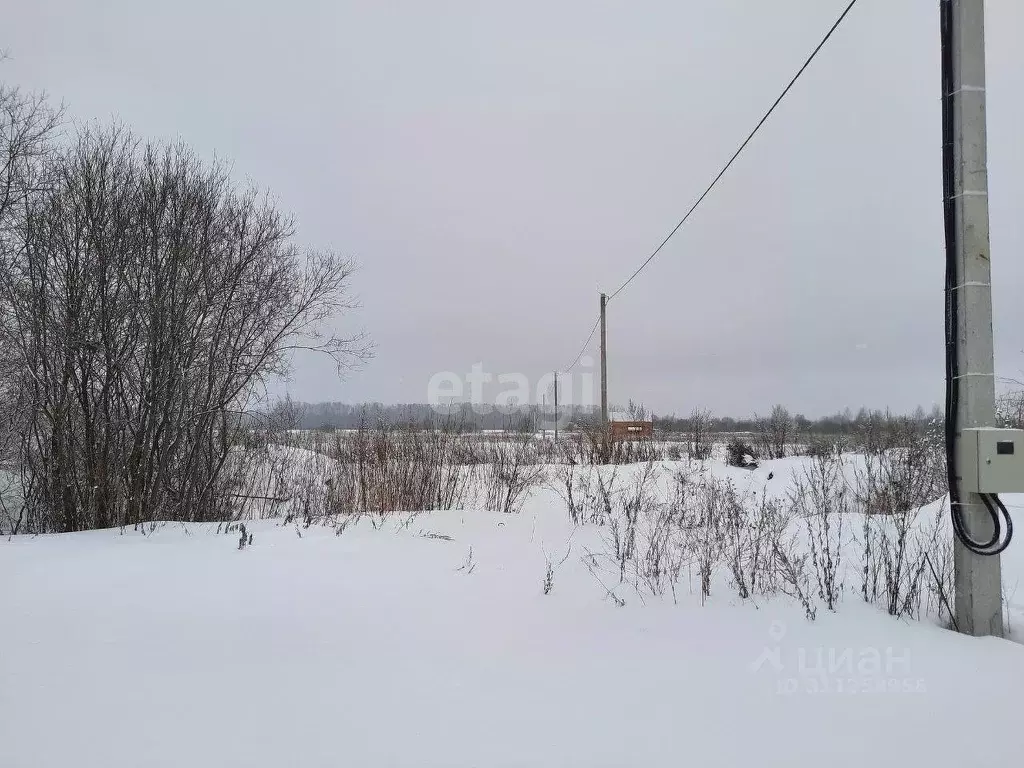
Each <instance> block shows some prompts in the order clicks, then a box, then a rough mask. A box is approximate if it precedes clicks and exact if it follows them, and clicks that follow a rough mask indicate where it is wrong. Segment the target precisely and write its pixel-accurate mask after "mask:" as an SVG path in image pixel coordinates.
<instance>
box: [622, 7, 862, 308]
mask: <svg viewBox="0 0 1024 768" xmlns="http://www.w3.org/2000/svg"><path fill="white" fill-rule="evenodd" d="M856 4H857V0H850V3H849V5H847V6H846V8H844V9H843V12H842V13H841V14H839V18H838V19H836V21H835V23H834V24H833V25H832V26H831V27H830V28H829V30H828V32H826V33H825V36H824V37H823V38H821V42H820V43H818V45H817V46H815V48H814V50H813V51H811V55H810V56H808V57H807V60H806V61H805V62H804V64H803V66H802V67H800V69H798V70H797V72H796V74H795V75H793V79H792V80H790V81H789V83H787V85H786V87H785V88H783V89H782V93H780V94H779V96H778V98H777V99H775V101H774V102H773V103H772V105H771V106H770V107H768V111H767V112H765V113H764V116H762V117H761V119H760V120H758V121H757V125H755V126H754V130H752V131H751V132H750V133H749V134H747V138H745V139H744V140H743V143H742V144H740V146H739V149H737V150H736V151H735V152H734V153H733V155H732V157H730V158H729V161H728V162H727V163H726V164H725V165H724V166H722V170H720V171H719V172H718V175H717V176H715V178H714V179H712V180H711V183H710V184H708V186H707V189H705V190H704V192H703V194H701V196H700V197H698V198H697V202H695V203H694V204H693V205H691V206H690V210H688V211H687V212H686V214H685V215H684V216H683V218H681V219H680V220H679V223H678V224H676V225H675V226H674V227H673V228H672V231H671V232H669V233H668V235H667V236H666V237H665V239H664V240H662V241H661V243H660V244H659V245H658V247H657V248H655V249H654V252H653V253H652V254H651V255H650V256H648V257H647V258H646V259H644V262H643V263H642V264H641V265H640V266H639V267H637V268H636V271H635V272H633V274H631V275H630V276H629V277H628V278H627V279H626V282H624V283H623V284H622V285H620V286H619V287H618V288H616V289H615V290H614V291H612V293H611V295H610V296H609V297H608V301H611V300H612V299H614V298H615V297H616V296H618V295H619V293H621V292H622V290H623V289H624V288H625V287H626V286H627V285H629V284H630V283H631V282H633V278H635V277H636V276H637V275H639V274H640V273H641V272H643V271H644V268H645V267H646V266H647V265H648V264H650V263H651V262H652V261H653V260H654V257H655V256H657V255H658V254H659V253H661V249H662V248H664V247H665V245H666V244H667V243H668V241H669V240H671V239H672V237H673V235H675V233H676V232H678V231H679V229H680V227H682V226H683V224H685V223H686V220H687V219H689V218H690V216H691V215H692V214H693V212H694V211H696V210H697V208H698V207H699V206H700V204H701V203H703V202H704V198H705V197H707V196H708V195H709V194H710V193H711V190H712V189H714V188H715V186H716V185H717V184H718V182H719V181H721V179H722V177H723V176H725V173H726V171H728V170H729V169H730V168H731V167H732V164H733V163H735V162H736V158H738V157H739V156H740V154H742V152H743V150H744V149H746V148H747V145H748V144H749V143H750V141H751V139H753V138H754V136H756V135H757V132H758V131H760V130H761V126H763V125H764V124H765V123H766V122H767V121H768V118H769V117H771V116H772V113H773V112H774V111H775V108H776V107H777V106H779V104H781V103H782V100H783V99H784V98H786V94H788V93H789V92H790V90H791V89H792V88H793V86H794V85H795V84H796V81H797V80H799V79H800V75H802V74H803V73H804V71H805V70H806V69H807V67H809V66H810V65H811V62H812V61H814V57H815V56H817V55H818V53H819V52H820V51H821V49H822V48H824V47H825V43H827V42H828V41H829V39H830V38H831V37H832V34H833V33H834V32H835V31H836V30H837V29H839V25H840V24H842V23H843V20H844V19H845V18H846V17H847V15H848V14H849V13H850V11H852V10H853V6H855V5H856Z"/></svg>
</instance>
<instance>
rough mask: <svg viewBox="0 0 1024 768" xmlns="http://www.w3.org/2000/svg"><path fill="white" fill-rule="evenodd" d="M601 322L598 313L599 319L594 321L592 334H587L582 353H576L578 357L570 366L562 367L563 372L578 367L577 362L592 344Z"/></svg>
mask: <svg viewBox="0 0 1024 768" xmlns="http://www.w3.org/2000/svg"><path fill="white" fill-rule="evenodd" d="M600 324H601V316H600V315H598V316H597V320H595V321H594V327H593V328H591V329H590V335H589V336H587V340H586V341H584V342H583V347H582V348H581V349H580V353H579V354H578V355H576V359H575V360H573V361H572V364H571V365H570V366H569V367H568V368H563V369H562V373H568V372H569V371H571V370H572V369H573V368H575V367H576V363H578V362H579V361H580V360H581V359H582V358H583V353H584V352H586V351H587V347H589V346H590V340H591V339H593V338H594V333H595V332H596V331H597V326H598V325H600Z"/></svg>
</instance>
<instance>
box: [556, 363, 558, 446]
mask: <svg viewBox="0 0 1024 768" xmlns="http://www.w3.org/2000/svg"><path fill="white" fill-rule="evenodd" d="M555 442H556V443H557V442H558V371H555Z"/></svg>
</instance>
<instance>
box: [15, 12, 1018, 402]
mask: <svg viewBox="0 0 1024 768" xmlns="http://www.w3.org/2000/svg"><path fill="white" fill-rule="evenodd" d="M3 5H4V9H3V13H2V14H0V16H2V19H3V23H2V26H0V47H4V48H7V49H8V50H9V52H10V54H11V55H12V60H11V61H8V62H7V63H5V64H3V65H2V68H0V76H2V77H3V78H4V79H5V80H6V81H7V82H10V83H15V84H19V85H22V86H25V87H28V88H32V89H45V90H46V91H48V92H49V93H50V94H51V96H52V97H53V98H54V99H55V100H58V101H59V100H63V101H64V102H65V103H66V104H67V107H68V109H69V114H70V115H71V116H73V117H75V118H77V119H92V118H100V119H108V118H110V117H114V116H116V117H117V118H119V119H121V120H122V121H123V122H125V123H126V124H127V125H128V126H130V127H131V128H132V129H134V130H135V131H136V132H138V133H139V134H142V135H145V136H152V137H166V138H177V137H180V138H182V139H184V140H185V141H187V142H188V143H190V144H191V145H193V146H194V147H195V148H196V149H197V150H199V151H200V152H201V153H203V154H205V155H209V156H213V155H217V156H220V157H223V158H228V159H230V160H232V161H233V162H234V166H235V168H236V171H237V172H238V174H239V175H240V176H247V177H250V178H251V179H253V180H255V181H256V182H258V183H259V184H261V185H264V186H266V187H268V188H270V189H271V190H272V191H273V192H274V193H275V195H276V196H277V198H278V199H279V201H280V203H281V205H282V206H283V207H284V208H286V209H288V210H290V211H293V212H294V213H295V215H296V217H297V219H298V221H299V224H300V232H301V235H302V239H303V240H304V241H308V242H310V243H314V244H317V245H322V246H329V247H333V248H334V249H336V250H338V251H341V252H343V253H346V254H349V255H351V256H353V257H355V258H356V259H357V260H358V261H359V262H360V263H361V264H362V268H361V271H360V272H359V274H358V276H357V278H356V282H355V284H354V288H355V290H356V292H357V293H358V294H359V295H360V297H361V299H362V302H363V308H362V310H361V311H360V312H359V313H358V316H357V317H353V318H350V320H349V321H347V322H346V327H355V326H360V327H365V329H366V330H367V331H368V332H369V333H370V334H371V336H372V337H373V339H374V340H375V341H376V343H377V357H376V359H374V360H373V361H372V362H370V363H369V364H368V365H367V366H366V367H365V368H364V369H363V370H362V371H360V372H358V373H356V374H354V375H353V376H351V377H350V378H349V379H348V380H347V381H344V382H338V381H337V379H336V378H335V377H334V376H333V374H332V371H331V369H330V368H329V367H328V366H326V365H325V364H324V363H323V362H322V361H318V360H314V359H306V358H302V359H299V360H297V361H296V370H295V376H294V378H293V380H292V381H291V382H290V383H289V384H288V387H287V388H288V390H289V391H290V392H291V394H292V395H293V397H296V398H299V399H304V400H344V401H349V402H357V401H363V400H380V401H384V402H422V401H424V400H425V399H426V394H427V384H428V382H429V380H430V378H431V376H432V375H433V374H434V373H436V372H438V371H453V372H456V373H459V374H464V373H468V372H469V371H470V368H471V366H472V365H473V364H474V363H482V364H483V366H484V369H485V370H486V371H490V372H492V373H495V374H497V373H503V372H506V373H507V372H519V373H523V374H525V375H526V376H528V377H530V379H531V380H536V378H537V377H539V376H540V374H541V373H542V372H544V371H549V370H552V369H554V368H558V367H560V366H564V365H565V364H567V363H569V362H571V360H572V359H573V357H574V356H575V355H576V353H577V352H578V351H579V347H580V345H581V344H582V343H583V340H584V338H585V336H586V334H587V332H588V331H589V329H590V327H591V324H592V322H593V319H594V317H595V315H596V312H597V307H598V292H599V291H601V290H604V291H608V292H610V291H612V290H614V289H615V288H616V287H617V286H618V285H619V284H621V282H622V281H623V280H625V279H626V277H628V276H629V274H630V273H631V272H632V271H633V269H635V267H636V266H637V265H638V264H639V262H641V261H642V260H643V259H644V258H646V256H647V255H648V254H649V253H650V252H651V250H652V249H653V248H654V247H655V246H656V245H657V244H658V243H659V242H660V241H661V239H662V238H663V237H664V235H665V234H666V233H667V232H668V230H670V229H671V228H672V226H674V224H675V222H676V221H677V220H678V219H679V217H680V216H681V215H682V213H683V212H684V211H685V210H686V209H687V208H688V207H689V205H690V204H691V203H692V201H693V200H694V199H695V197H696V196H697V195H698V194H699V193H700V192H701V191H702V190H703V188H704V187H705V186H706V184H707V183H708V182H709V181H710V179H711V178H712V177H713V176H714V174H715V173H716V172H717V170H718V168H719V167H720V166H721V164H722V163H723V162H724V161H725V160H726V159H727V158H728V156H729V155H730V154H731V153H732V151H733V150H734V149H735V147H736V145H737V144H738V143H739V141H740V140H741V139H742V138H743V137H744V136H745V135H746V133H747V132H748V131H749V130H750V128H751V127H752V126H753V124H754V122H756V120H757V119H758V118H759V117H760V115H761V114H762V113H763V112H764V110H765V109H766V108H767V107H768V105H769V104H770V103H771V101H772V100H773V99H774V98H775V96H776V95H777V93H778V91H779V90H780V89H781V87H782V86H783V85H784V84H785V82H786V81H787V80H788V79H789V78H790V77H791V76H792V74H793V72H794V71H795V70H796V68H797V67H798V66H799V65H800V63H802V61H803V59H804V58H805V57H806V56H807V54H808V53H809V52H810V50H811V48H813V46H814V45H815V44H816V43H817V41H818V40H819V39H820V37H821V35H822V34H823V33H824V31H825V30H826V29H827V28H828V26H829V25H830V24H831V23H832V21H833V20H834V18H835V17H836V16H837V15H838V13H839V11H840V10H841V8H842V6H843V5H845V1H844V0H773V1H772V2H763V1H761V0H658V1H657V2H654V1H652V2H625V1H624V0H622V1H620V2H601V1H597V0H557V1H556V0H543V1H542V0H517V1H516V2H496V1H495V2H491V1H489V0H404V1H403V2H385V1H384V0H361V1H358V2H357V1H355V0H333V1H331V2H327V1H326V0H325V1H324V2H312V1H311V0H292V1H291V2H288V3H267V2H262V1H261V0H254V1H253V2H247V3H229V2H222V1H220V2H213V1H211V0H202V1H200V0H176V2H173V3H167V2H161V3H154V2H142V1H140V0H112V1H110V2H91V3H82V2H73V1H72V0H34V1H33V2H17V0H7V2H5V3H4V4H3ZM937 6H938V2H937V0H861V1H860V3H859V4H858V6H857V7H856V8H855V9H854V11H853V12H852V14H851V15H850V17H849V18H848V19H847V21H846V22H845V23H844V25H843V27H842V28H841V29H840V30H839V32H838V33H837V34H836V36H835V37H834V38H833V39H832V40H831V41H830V43H829V44H828V46H827V47H826V48H825V49H824V50H823V51H822V53H821V55H820V56H819V57H818V59H817V60H816V61H815V62H814V64H813V65H812V67H811V69H809V70H808V71H807V73H805V75H804V77H803V78H802V79H801V81H800V82H799V83H798V85H797V86H796V87H795V88H794V90H793V91H792V92H791V93H790V95H789V97H787V100H786V101H785V102H784V103H783V105H782V106H781V107H780V109H779V110H778V111H777V112H776V114H775V115H774V116H773V117H772V119H771V121H770V122H769V123H768V125H766V127H765V128H764V129H763V130H762V132H761V133H760V134H759V135H758V136H757V138H756V139H755V140H754V142H753V143H752V144H751V145H750V146H749V147H748V149H747V151H746V152H745V153H744V155H743V156H742V157H741V158H740V160H739V161H738V162H737V164H736V165H735V166H734V167H733V169H732V170H731V171H730V172H729V174H728V175H727V176H726V177H725V179H724V180H723V182H722V183H721V184H720V185H719V187H717V188H716V189H715V191H714V192H713V193H712V195H711V196H710V197H709V198H708V199H707V200H706V202H705V204H704V205H703V206H702V207H701V208H700V209H699V211H698V212H697V213H696V214H695V215H694V217H693V218H692V219H691V220H690V222H689V223H688V224H687V226H686V227H685V228H684V229H683V230H681V231H680V232H679V233H678V234H677V236H676V237H675V238H674V239H673V240H672V242H671V243H670V244H669V245H668V246H666V248H665V249H664V250H663V251H662V253H661V255H660V256H659V257H658V259H656V260H655V261H654V262H653V263H652V264H651V265H650V266H649V267H648V269H647V270H645V271H644V273H643V274H642V275H641V276H640V277H639V278H637V279H636V280H635V281H634V282H633V283H632V284H631V285H630V287H629V288H628V289H627V290H626V291H624V292H623V293H622V294H620V296H619V297H617V298H616V299H615V301H614V302H612V303H611V304H610V305H609V333H608V348H609V361H610V362H609V373H610V375H609V382H610V396H611V398H612V400H613V401H621V402H624V401H626V400H627V399H629V398H633V399H636V400H640V401H643V402H645V403H647V404H648V405H650V406H652V407H654V408H655V409H656V410H658V411H659V412H667V411H677V412H685V411H688V410H689V409H690V408H691V407H693V406H694V405H703V406H706V407H709V408H712V409H713V410H714V411H716V412H718V413H733V414H736V415H743V414H749V413H752V412H754V411H760V412H764V411H765V410H766V409H767V408H768V407H770V405H771V404H772V403H774V402H783V403H785V404H787V405H788V406H789V407H790V408H792V409H794V410H797V411H802V412H805V413H807V414H821V413H824V412H831V411H834V410H839V409H842V408H844V407H847V406H849V407H852V408H856V407H857V406H859V405H861V404H866V405H869V406H877V407H885V406H891V407H893V408H895V409H908V408H912V407H913V406H914V405H916V404H918V403H921V404H924V405H930V404H931V403H933V402H937V401H939V400H940V399H941V396H942V388H943V382H942V376H943V362H942V279H943V250H942V249H943V242H942V224H941V176H940V165H939V159H940V156H939V152H940V120H939V114H940V112H939V110H940V105H939V88H938V82H939V47H938V22H937V13H938V11H937ZM986 6H987V11H988V19H987V22H988V86H989V142H990V143H989V160H990V185H991V187H990V191H991V216H992V250H993V280H994V289H993V292H994V303H995V333H996V350H997V351H996V362H997V368H998V369H999V372H1000V373H1002V374H1005V375H1010V376H1020V371H1021V370H1024V333H1022V330H1024V323H1022V320H1024V302H1022V301H1021V295H1020V286H1021V283H1022V277H1024V259H1022V256H1024V232H1022V228H1024V217H1022V215H1021V207H1022V204H1024V143H1022V141H1021V136H1022V135H1024V102H1022V100H1021V94H1024V46H1022V45H1021V40H1022V39H1024V4H1022V3H1020V2H1019V0H990V2H988V3H987V4H986ZM592 349H596V347H594V348H592Z"/></svg>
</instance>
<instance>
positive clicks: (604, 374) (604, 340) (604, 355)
mask: <svg viewBox="0 0 1024 768" xmlns="http://www.w3.org/2000/svg"><path fill="white" fill-rule="evenodd" d="M607 304H608V297H607V296H605V295H604V294H603V293H602V294H601V428H602V429H603V430H604V435H605V440H607V439H608V336H607V334H606V333H605V322H604V308H605V306H606V305H607Z"/></svg>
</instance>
